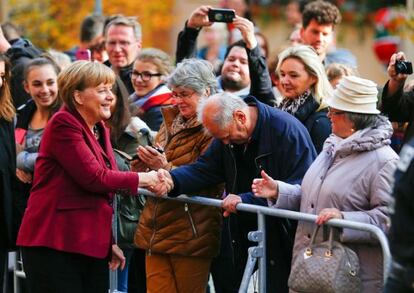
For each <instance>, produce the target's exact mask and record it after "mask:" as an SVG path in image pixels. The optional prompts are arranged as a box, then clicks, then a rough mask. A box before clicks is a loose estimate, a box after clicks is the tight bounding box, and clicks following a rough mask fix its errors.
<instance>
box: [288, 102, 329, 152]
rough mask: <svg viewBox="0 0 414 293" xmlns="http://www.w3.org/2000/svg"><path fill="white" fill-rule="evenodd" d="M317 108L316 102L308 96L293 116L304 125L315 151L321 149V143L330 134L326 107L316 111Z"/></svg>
mask: <svg viewBox="0 0 414 293" xmlns="http://www.w3.org/2000/svg"><path fill="white" fill-rule="evenodd" d="M318 108H319V104H318V102H316V101H315V99H314V98H313V96H310V97H309V98H308V99H307V100H306V102H305V103H304V104H303V105H301V106H300V107H299V109H298V110H297V111H296V113H295V114H294V116H295V117H296V118H297V119H299V121H300V122H302V123H303V125H305V127H306V129H307V130H308V131H309V135H310V137H311V139H312V142H313V145H314V146H315V149H316V152H317V153H318V154H319V153H320V152H321V151H322V148H323V144H324V143H325V140H326V139H327V138H328V136H329V135H330V134H331V132H332V129H331V120H329V118H328V116H327V114H328V113H327V112H328V109H327V108H325V109H322V110H320V111H316V110H317V109H318Z"/></svg>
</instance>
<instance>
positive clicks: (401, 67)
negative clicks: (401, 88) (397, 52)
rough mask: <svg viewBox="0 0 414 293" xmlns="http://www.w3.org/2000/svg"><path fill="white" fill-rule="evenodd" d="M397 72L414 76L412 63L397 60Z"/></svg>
mask: <svg viewBox="0 0 414 293" xmlns="http://www.w3.org/2000/svg"><path fill="white" fill-rule="evenodd" d="M395 72H396V73H397V74H398V73H402V74H412V73H413V65H412V64H411V62H410V61H403V60H397V61H395Z"/></svg>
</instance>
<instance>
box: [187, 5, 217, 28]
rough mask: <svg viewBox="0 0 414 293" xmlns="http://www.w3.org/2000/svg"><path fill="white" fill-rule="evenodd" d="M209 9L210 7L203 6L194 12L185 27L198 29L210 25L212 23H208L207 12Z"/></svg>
mask: <svg viewBox="0 0 414 293" xmlns="http://www.w3.org/2000/svg"><path fill="white" fill-rule="evenodd" d="M210 8H212V7H211V6H208V5H203V6H200V7H198V8H197V9H196V10H194V11H193V12H192V13H191V16H190V18H189V19H188V21H187V27H189V28H195V29H199V28H201V27H203V26H210V25H212V24H213V23H212V22H209V21H208V10H209V9H210Z"/></svg>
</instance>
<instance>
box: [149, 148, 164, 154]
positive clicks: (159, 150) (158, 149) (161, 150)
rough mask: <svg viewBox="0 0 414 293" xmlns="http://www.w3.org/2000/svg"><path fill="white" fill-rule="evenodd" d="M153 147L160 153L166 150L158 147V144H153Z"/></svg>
mask: <svg viewBox="0 0 414 293" xmlns="http://www.w3.org/2000/svg"><path fill="white" fill-rule="evenodd" d="M151 147H152V148H153V149H155V150H156V151H157V152H159V153H160V154H163V153H164V150H163V149H161V148H158V147H156V146H151Z"/></svg>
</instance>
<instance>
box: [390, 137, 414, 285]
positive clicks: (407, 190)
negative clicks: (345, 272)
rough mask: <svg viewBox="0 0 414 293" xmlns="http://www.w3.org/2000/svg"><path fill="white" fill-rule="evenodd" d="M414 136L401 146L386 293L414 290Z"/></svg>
mask: <svg viewBox="0 0 414 293" xmlns="http://www.w3.org/2000/svg"><path fill="white" fill-rule="evenodd" d="M413 194H414V139H411V140H410V141H409V142H407V143H406V144H405V145H404V147H403V148H402V150H401V153H400V160H399V162H398V164H397V171H396V172H395V185H394V199H395V206H394V213H393V214H392V216H391V229H390V233H389V240H390V246H391V253H392V257H393V262H392V264H391V268H390V271H389V275H388V279H387V283H386V286H385V291H384V292H385V293H408V292H414V197H413Z"/></svg>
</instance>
